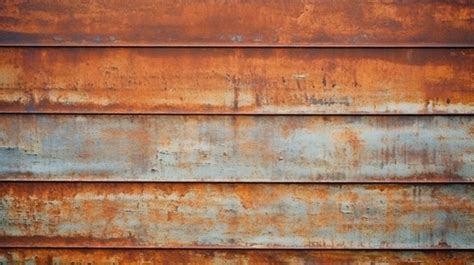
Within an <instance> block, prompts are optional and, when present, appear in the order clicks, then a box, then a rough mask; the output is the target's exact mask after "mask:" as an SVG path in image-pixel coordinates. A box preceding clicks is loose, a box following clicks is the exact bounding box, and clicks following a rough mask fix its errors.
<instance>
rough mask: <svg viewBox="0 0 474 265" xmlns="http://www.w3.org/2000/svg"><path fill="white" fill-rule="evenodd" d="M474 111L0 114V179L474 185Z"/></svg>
mask: <svg viewBox="0 0 474 265" xmlns="http://www.w3.org/2000/svg"><path fill="white" fill-rule="evenodd" d="M473 132H474V119H473V117H471V116H366V117H364V116H330V117H327V116H222V115H219V116H199V115H191V116H181V115H159V116H155V115H112V116H111V115H27V114H12V115H1V116H0V180H34V181H40V180H41V181H44V180H74V181H90V180H93V181H268V182H390V181H396V182H405V181H406V182H413V181H417V182H418V181H423V182H451V181H453V182H472V181H473V180H474V163H473V159H474V141H473Z"/></svg>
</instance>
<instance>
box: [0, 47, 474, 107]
mask: <svg viewBox="0 0 474 265" xmlns="http://www.w3.org/2000/svg"><path fill="white" fill-rule="evenodd" d="M473 62H474V53H473V52H472V50H469V49H261V48H254V49H209V48H193V49H185V48H166V49H152V48H136V49H125V48H120V49H101V48H82V49H81V48H63V49H54V48H37V49H35V48H3V49H0V112H35V113H39V112H75V113H104V112H107V113H249V114H256V113H279V114H288V113H304V114H314V113H322V114H328V113H339V114H353V113H370V114H376V113H390V114H397V113H405V114H406V113H410V114H430V113H474V86H473V71H472V69H473V67H474V63H473Z"/></svg>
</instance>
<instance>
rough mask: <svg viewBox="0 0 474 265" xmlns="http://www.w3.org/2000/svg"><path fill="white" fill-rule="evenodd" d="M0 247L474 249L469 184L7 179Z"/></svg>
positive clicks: (473, 192)
mask: <svg viewBox="0 0 474 265" xmlns="http://www.w3.org/2000/svg"><path fill="white" fill-rule="evenodd" d="M0 194H1V197H0V246H2V247H16V246H22V247H29V246H37V247H63V246H67V247H169V248H175V247H190V248H192V247H203V248H206V247H211V248H212V247H221V248H240V247H252V248H267V247H272V248H321V249H326V248H331V249H333V248H336V249H344V248H351V249H360V248H363V249H365V248H373V249H385V248H397V249H398V248H403V249H420V248H421V249H446V248H448V249H449V248H456V249H472V248H474V230H473V229H472V227H473V225H474V203H473V202H474V189H473V186H472V185H469V184H466V185H460V184H446V185H408V184H406V185H393V184H383V185H376V184H372V185H361V184H359V185H352V184H346V185H335V184H332V185H331V184H272V185H268V184H256V183H253V184H203V183H194V184H193V183H174V184H170V183H141V184H140V183H101V184H100V185H98V184H96V183H81V184H79V183H54V182H53V183H27V182H26V183H15V182H11V183H0Z"/></svg>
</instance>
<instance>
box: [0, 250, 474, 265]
mask: <svg viewBox="0 0 474 265" xmlns="http://www.w3.org/2000/svg"><path fill="white" fill-rule="evenodd" d="M2 262H3V264H1V263H2ZM472 262H474V253H473V252H467V251H341V250H334V251H327V250H326V251H314V250H313V251H311V250H299V251H291V250H170V249H167V250H160V249H155V250H144V249H141V250H130V249H129V250H124V249H120V250H111V249H105V250H104V249H87V250H77V249H0V265H7V264H39V265H41V264H51V265H71V264H78V265H81V264H84V265H90V264H97V265H102V264H103V265H112V264H130V265H132V264H134V265H138V264H143V265H153V264H210V265H211V264H213V265H219V264H296V265H298V264H301V265H303V264H304V265H308V264H357V265H360V264H437V265H466V264H470V263H472Z"/></svg>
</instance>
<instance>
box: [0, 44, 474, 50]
mask: <svg viewBox="0 0 474 265" xmlns="http://www.w3.org/2000/svg"><path fill="white" fill-rule="evenodd" d="M2 47H5V48H15V47H19V48H27V47H31V48H40V47H42V48H48V47H51V48H243V49H252V48H283V49H293V48H295V49H298V48H308V49H313V48H314V49H324V48H345V49H347V48H354V49H364V48H370V49H373V48H380V49H387V48H390V49H407V48H413V49H424V48H437V49H457V48H460V49H466V48H467V49H470V48H474V44H469V45H464V44H459V45H456V44H449V45H436V44H420V45H411V44H410V45H408V44H407V45H230V44H195V45H189V44H175V45H172V44H168V45H160V44H157V45H153V44H123V45H121V44H115V45H110V44H0V48H2Z"/></svg>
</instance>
